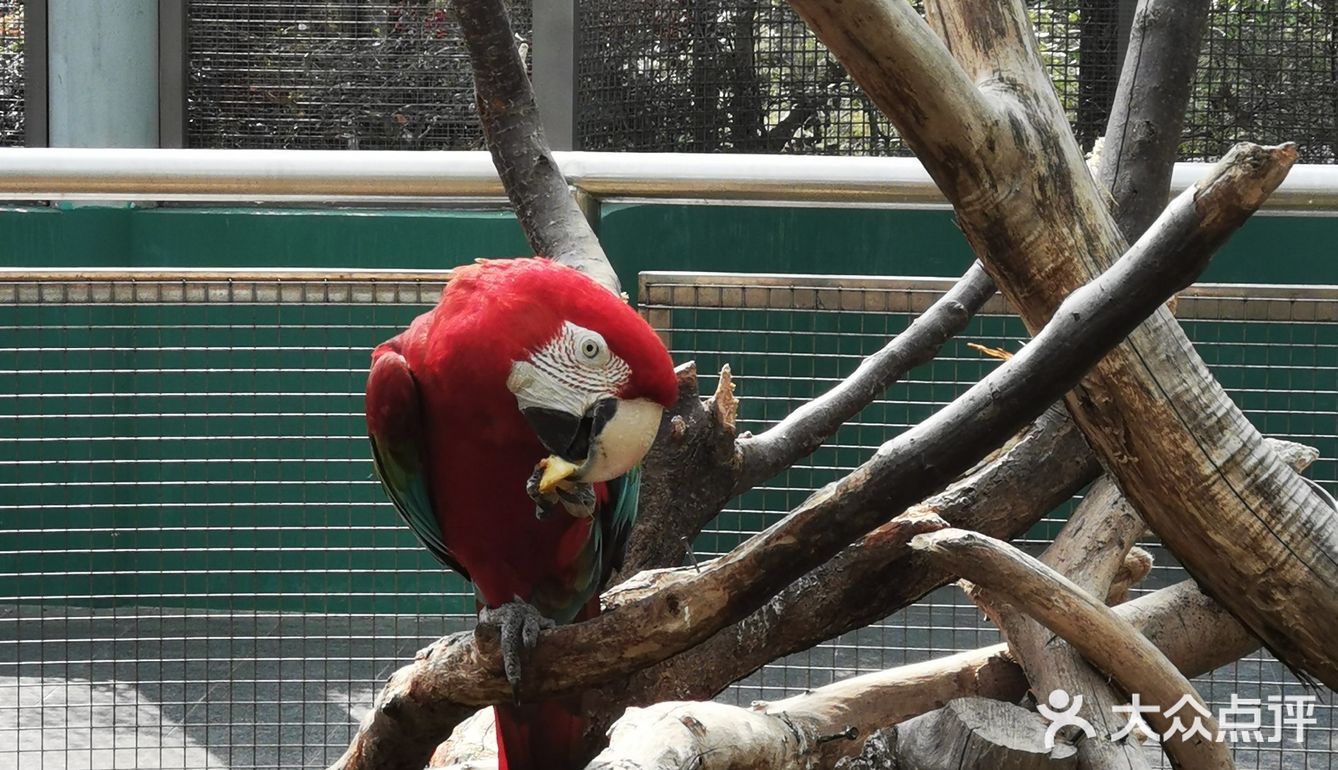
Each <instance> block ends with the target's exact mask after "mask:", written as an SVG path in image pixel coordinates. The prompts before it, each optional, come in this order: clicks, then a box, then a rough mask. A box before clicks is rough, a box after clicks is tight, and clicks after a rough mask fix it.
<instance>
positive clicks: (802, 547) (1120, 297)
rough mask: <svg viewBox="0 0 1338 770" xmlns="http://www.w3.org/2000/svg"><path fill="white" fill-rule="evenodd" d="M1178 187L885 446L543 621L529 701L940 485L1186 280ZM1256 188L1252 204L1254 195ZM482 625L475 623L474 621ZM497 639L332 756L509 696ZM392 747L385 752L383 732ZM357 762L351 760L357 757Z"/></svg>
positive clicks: (630, 657) (465, 652)
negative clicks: (1122, 249)
mask: <svg viewBox="0 0 1338 770" xmlns="http://www.w3.org/2000/svg"><path fill="white" fill-rule="evenodd" d="M1253 159H1254V160H1255V161H1257V162H1255V163H1253V164H1247V166H1246V167H1245V168H1243V169H1240V170H1239V171H1240V173H1238V174H1230V175H1223V173H1222V171H1223V170H1222V169H1217V170H1216V173H1215V175H1214V178H1217V177H1223V176H1225V181H1221V180H1219V182H1220V183H1219V184H1215V185H1212V186H1210V187H1209V188H1208V189H1206V190H1205V191H1203V192H1202V193H1201V195H1202V196H1205V197H1208V198H1217V197H1222V198H1226V199H1232V198H1234V197H1235V194H1236V193H1237V192H1238V191H1237V190H1236V188H1237V187H1238V186H1244V187H1246V188H1253V187H1254V186H1256V185H1258V184H1259V179H1260V178H1264V179H1270V178H1273V177H1275V176H1277V174H1276V171H1277V169H1276V167H1275V166H1274V165H1273V164H1271V163H1269V162H1268V161H1269V160H1270V158H1269V157H1267V156H1264V157H1256V158H1253ZM1199 198H1200V196H1198V195H1195V194H1194V191H1190V192H1188V193H1186V194H1185V195H1183V196H1181V197H1180V198H1177V199H1176V201H1175V202H1174V203H1173V204H1172V206H1171V207H1170V208H1168V210H1167V214H1166V215H1165V217H1164V221H1163V224H1164V225H1165V226H1164V227H1159V228H1155V229H1154V230H1153V231H1152V232H1150V234H1149V236H1147V237H1144V238H1143V239H1142V240H1140V241H1139V242H1138V243H1137V244H1135V245H1134V247H1133V248H1131V249H1130V251H1129V253H1128V254H1127V255H1126V256H1125V258H1123V259H1121V260H1119V261H1118V262H1117V263H1116V264H1115V265H1113V266H1112V267H1111V269H1110V270H1108V271H1107V272H1106V273H1105V274H1103V275H1102V276H1100V277H1098V278H1097V279H1095V280H1094V281H1093V282H1092V283H1091V284H1089V285H1087V286H1084V287H1082V288H1081V289H1079V290H1078V291H1075V292H1074V293H1073V294H1072V295H1071V296H1070V297H1069V298H1068V299H1067V300H1066V301H1065V302H1064V304H1063V306H1062V307H1061V308H1060V310H1059V312H1057V313H1056V314H1055V317H1054V319H1053V320H1052V322H1051V323H1050V324H1049V325H1048V326H1047V327H1046V328H1045V329H1044V330H1042V331H1041V332H1040V333H1038V334H1037V335H1036V337H1035V338H1034V339H1033V340H1032V342H1031V344H1029V345H1028V346H1026V347H1025V348H1023V349H1022V351H1021V352H1020V353H1018V354H1017V355H1016V356H1014V357H1013V358H1012V359H1011V360H1009V361H1007V362H1005V363H1004V364H1003V365H1001V366H1000V367H998V368H997V369H995V370H994V371H993V372H991V373H990V374H988V375H987V376H986V377H985V378H984V379H982V380H981V381H980V382H978V383H976V385H974V386H973V387H972V388H970V389H969V390H968V391H967V392H966V393H965V394H964V395H963V396H962V397H960V398H958V399H957V400H956V401H954V402H953V403H951V404H949V405H948V406H946V407H945V408H943V409H942V410H940V411H939V412H938V413H937V414H935V415H933V416H932V417H930V418H929V419H928V420H926V421H925V422H923V423H921V424H920V425H919V426H917V427H915V428H912V429H911V430H909V431H907V432H905V433H903V434H901V435H900V436H897V437H896V438H894V439H892V440H891V441H889V442H887V443H886V444H884V445H883V447H882V448H880V449H879V450H878V452H877V453H876V454H875V455H874V457H873V458H872V459H870V460H869V461H868V462H866V463H864V464H863V465H862V466H860V467H859V468H857V469H856V470H854V471H853V472H851V473H850V474H849V475H848V476H846V477H845V478H843V479H841V480H840V481H837V482H835V483H833V484H830V485H828V486H827V487H825V488H824V489H821V490H819V491H818V492H816V493H814V494H813V495H812V496H811V497H810V498H809V499H808V500H807V501H805V503H804V504H802V505H801V506H800V507H799V508H797V509H796V510H795V511H794V512H792V513H791V514H790V515H789V516H788V517H786V519H785V520H783V521H782V522H779V523H778V524H776V525H774V526H772V527H771V528H769V529H767V530H766V531H765V532H763V533H761V534H759V535H758V536H756V537H754V538H752V539H750V540H749V541H747V542H746V543H744V544H743V545H741V546H739V547H738V548H736V549H735V550H734V551H732V552H731V553H729V554H728V555H726V556H724V557H722V558H720V559H718V560H717V561H715V562H714V563H712V564H711V565H710V566H709V567H707V568H705V569H703V570H702V571H701V572H700V573H697V574H693V575H692V576H689V577H686V578H685V579H683V580H681V581H679V582H677V583H675V584H672V585H669V586H666V587H665V588H663V589H661V590H659V591H657V592H656V593H655V594H654V595H652V596H650V597H647V598H645V599H642V600H640V601H637V602H634V603H632V604H629V605H627V606H624V607H621V608H619V609H618V610H616V611H614V612H610V613H607V614H604V615H601V616H599V617H597V618H594V619H592V620H589V621H586V622H583V623H578V624H576V625H572V626H565V627H562V628H558V629H555V630H552V631H547V632H544V633H543V634H542V635H541V637H540V643H539V645H538V647H537V649H536V650H535V651H534V656H533V663H532V671H533V672H534V673H533V674H531V675H530V676H531V678H530V680H529V685H530V688H528V689H527V691H526V692H525V693H523V695H524V696H525V697H527V698H535V697H540V696H548V695H555V694H558V693H562V692H570V691H572V690H579V689H586V688H589V687H591V686H593V685H596V684H599V683H600V682H604V681H609V680H611V679H614V678H617V677H620V676H625V675H627V674H630V673H632V672H633V671H636V670H639V669H642V668H645V667H646V666H648V665H651V664H654V663H657V662H659V661H661V660H665V659H666V658H668V657H670V656H672V655H674V654H677V653H679V652H681V651H683V650H685V649H687V648H688V647H691V646H693V645H695V644H698V643H700V642H702V641H704V640H705V639H707V638H709V637H710V636H711V635H713V634H715V633H716V632H718V631H719V630H720V629H721V628H724V627H725V626H726V625H728V624H730V623H735V622H738V621H739V620H741V619H743V618H744V617H746V616H747V615H748V614H750V613H752V612H754V611H756V610H757V608H758V607H760V606H761V604H762V603H763V602H765V601H766V600H767V599H769V598H770V597H771V596H773V595H774V594H776V593H778V592H779V591H780V590H782V589H783V588H784V587H785V586H787V585H789V584H790V583H792V582H794V581H795V580H796V579H798V578H800V577H801V576H803V575H804V574H806V573H807V572H809V571H811V570H813V569H814V568H816V567H818V566H819V565H821V564H822V563H823V562H825V561H826V560H828V559H830V558H831V557H832V556H834V555H835V554H836V553H837V552H839V551H840V550H841V549H842V548H844V547H845V546H846V545H847V544H849V543H850V542H852V541H853V540H855V539H856V538H858V537H860V536H861V535H863V534H864V533H866V532H868V531H870V530H872V529H873V528H874V527H876V526H878V525H879V524H881V523H883V522H885V521H886V520H887V519H888V517H890V516H892V515H893V514H895V513H896V512H897V511H900V510H903V509H904V508H906V507H908V506H910V505H912V504H913V503H915V502H917V501H919V500H921V499H923V498H924V497H926V496H927V495H929V494H932V493H933V492H935V491H937V490H939V489H941V488H943V487H944V486H945V485H947V484H948V483H949V482H951V481H952V480H953V478H954V477H955V476H957V475H959V474H961V473H962V472H964V471H966V470H967V469H969V468H970V467H971V466H972V465H973V464H974V463H976V462H977V461H979V460H980V459H981V457H982V456H984V455H985V454H986V453H987V452H988V451H989V449H990V448H991V447H995V446H998V445H999V444H1000V443H1002V442H1003V441H1004V440H1005V439H1007V438H1009V436H1010V435H1012V434H1013V433H1014V432H1016V431H1017V430H1018V429H1019V428H1021V427H1022V426H1023V425H1025V424H1027V423H1028V422H1029V421H1031V420H1032V419H1034V418H1035V417H1037V416H1038V415H1039V414H1040V413H1041V412H1042V411H1044V409H1045V408H1046V406H1047V405H1048V404H1050V403H1051V402H1053V401H1054V400H1055V399H1057V398H1058V397H1059V396H1060V395H1062V394H1063V393H1064V392H1065V391H1067V390H1068V389H1069V388H1071V387H1072V386H1073V384H1074V383H1075V382H1076V381H1077V379H1078V378H1079V377H1080V376H1081V373H1082V372H1083V371H1085V370H1086V369H1087V368H1088V367H1089V366H1091V365H1092V364H1093V363H1095V362H1096V361H1098V360H1099V359H1100V358H1101V357H1102V356H1103V355H1104V354H1105V352H1106V351H1107V350H1108V349H1109V347H1110V346H1111V345H1112V344H1114V341H1115V340H1117V339H1119V338H1120V337H1121V335H1123V334H1125V333H1127V332H1128V330H1130V329H1132V328H1134V327H1135V326H1136V325H1137V324H1138V319H1140V318H1143V317H1144V316H1145V314H1147V313H1148V312H1151V311H1153V310H1154V309H1156V308H1158V307H1159V306H1160V304H1161V303H1162V302H1163V301H1164V300H1165V299H1166V297H1167V296H1168V295H1169V294H1170V293H1172V292H1173V291H1174V290H1176V289H1178V288H1180V287H1182V286H1184V285H1186V284H1187V283H1189V282H1191V281H1192V280H1193V279H1194V277H1195V276H1197V275H1198V273H1199V272H1200V271H1201V270H1202V269H1203V267H1204V265H1206V264H1207V261H1208V258H1209V256H1210V254H1211V253H1212V249H1213V248H1215V247H1216V246H1217V245H1218V244H1219V243H1220V242H1221V241H1222V240H1224V239H1225V237H1226V234H1227V233H1228V232H1229V231H1230V229H1231V226H1232V223H1233V220H1232V219H1230V218H1220V217H1218V218H1205V217H1204V216H1203V213H1202V210H1201V209H1200V208H1199V207H1198V205H1197V204H1198V203H1200V202H1201V201H1200V200H1199ZM1259 201H1260V202H1261V201H1262V196H1260V198H1259ZM485 633H486V629H485ZM496 653H497V650H496V646H495V639H480V638H479V636H476V635H471V634H465V635H457V636H455V637H449V638H447V639H444V640H442V641H441V642H440V643H438V644H437V645H435V646H434V647H433V648H429V649H428V650H426V651H425V653H424V654H423V655H422V656H421V657H420V659H419V660H417V661H416V662H415V663H414V664H413V665H411V666H407V667H405V668H403V669H401V670H400V671H398V672H396V673H395V674H394V675H393V676H392V677H391V680H390V682H389V683H388V684H387V685H386V688H385V690H383V691H382V693H381V694H380V695H379V696H378V698H377V703H376V707H375V708H374V709H372V711H371V712H369V713H368V715H367V717H366V719H364V721H363V724H362V725H361V727H360V729H359V732H358V735H357V736H356V737H355V738H354V741H353V744H352V745H351V746H350V748H349V751H348V752H347V753H346V754H345V757H344V758H343V759H341V760H340V762H339V763H337V764H336V766H337V767H346V768H347V767H355V766H365V765H363V764H360V763H361V762H364V761H366V760H368V759H369V758H371V759H374V760H375V761H376V762H377V763H378V764H377V766H379V767H385V768H392V767H405V768H409V767H414V768H416V767H421V765H422V763H423V762H424V761H426V759H427V758H428V757H429V756H430V755H431V753H432V750H433V748H434V747H435V746H436V745H437V743H438V742H440V740H441V739H443V738H444V737H445V736H446V734H448V733H449V732H450V730H451V728H452V727H453V726H454V725H455V724H456V723H457V722H459V721H460V720H461V719H464V718H465V717H467V716H468V715H469V713H470V709H469V707H470V706H475V707H476V706H482V705H487V704H490V703H497V702H500V701H501V700H503V699H505V698H507V697H510V692H509V687H508V685H507V683H506V680H505V678H504V677H503V676H502V675H501V667H500V661H499V660H498V657H497V654H496ZM386 736H392V738H393V744H394V745H395V746H396V747H397V750H396V751H393V752H389V753H386V752H385V749H384V747H386V746H388V745H391V743H392V741H387V740H385V738H386ZM354 760H357V761H354Z"/></svg>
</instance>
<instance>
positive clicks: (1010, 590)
mask: <svg viewBox="0 0 1338 770" xmlns="http://www.w3.org/2000/svg"><path fill="white" fill-rule="evenodd" d="M911 547H912V548H917V549H920V550H923V551H925V552H926V553H928V554H931V555H932V556H934V557H935V558H936V559H939V560H940V561H941V562H942V563H943V564H944V565H945V566H947V567H949V568H950V569H952V570H953V571H955V572H957V573H958V574H960V575H961V576H962V577H964V578H966V579H968V580H970V581H972V582H973V583H975V584H976V585H977V586H979V587H980V588H981V590H983V591H984V592H985V594H986V596H989V595H991V594H994V595H998V596H999V597H1002V598H1003V599H1005V600H1006V601H1008V602H1009V603H1011V604H1013V605H1015V606H1017V607H1018V608H1019V609H1021V610H1022V611H1023V612H1026V613H1027V614H1028V615H1030V616H1031V617H1033V618H1035V619H1036V620H1037V621H1039V622H1040V623H1042V624H1043V625H1045V627H1046V628H1049V629H1050V630H1051V631H1053V632H1054V633H1056V634H1058V635H1059V636H1061V637H1063V638H1064V640H1065V641H1067V642H1068V643H1069V644H1070V645H1072V646H1073V648H1074V649H1075V650H1077V651H1078V652H1080V653H1081V654H1082V656H1083V657H1084V658H1086V659H1087V660H1089V661H1091V662H1092V664H1093V665H1095V666H1098V667H1099V668H1100V669H1101V670H1103V671H1105V672H1106V673H1107V674H1109V675H1110V676H1112V677H1114V679H1115V680H1116V681H1118V682H1119V683H1120V686H1121V687H1123V688H1124V690H1125V691H1127V692H1130V693H1138V694H1139V695H1140V696H1141V697H1142V700H1143V702H1144V703H1148V704H1155V705H1158V706H1160V707H1161V709H1163V710H1164V709H1167V708H1170V707H1171V706H1172V705H1174V704H1176V703H1177V702H1178V701H1179V700H1180V699H1181V697H1184V696H1189V697H1191V698H1194V699H1195V700H1197V701H1199V702H1200V703H1201V702H1202V700H1201V699H1200V698H1199V696H1198V693H1197V692H1195V690H1194V686H1193V685H1191V684H1190V683H1189V680H1187V679H1185V677H1184V676H1183V675H1181V674H1180V672H1179V671H1177V670H1176V668H1175V666H1174V665H1173V664H1172V663H1171V662H1170V661H1169V660H1167V659H1166V657H1165V656H1164V655H1163V654H1162V653H1161V652H1160V651H1158V650H1157V648H1156V647H1155V646H1154V645H1153V644H1152V643H1151V642H1149V641H1148V640H1147V639H1145V638H1144V637H1143V636H1142V635H1140V634H1139V633H1138V631H1137V630H1135V629H1134V627H1133V626H1132V625H1130V624H1129V623H1128V622H1127V621H1124V620H1121V619H1120V617H1119V616H1118V615H1116V614H1115V613H1114V611H1112V610H1111V609H1110V608H1108V607H1106V606H1105V605H1104V604H1101V603H1100V602H1098V601H1096V600H1095V599H1093V598H1092V597H1091V595H1090V594H1088V593H1087V592H1086V591H1084V590H1082V589H1081V588H1079V587H1078V586H1076V585H1074V584H1073V583H1072V582H1071V581H1069V580H1068V579H1067V578H1065V577H1064V576H1063V575H1060V574H1059V573H1057V572H1055V571H1054V570H1052V569H1050V568H1049V567H1047V566H1045V565H1044V564H1042V563H1040V562H1039V561H1037V560H1036V559H1033V558H1032V557H1030V556H1027V555H1026V554H1025V553H1022V552H1021V551H1019V550H1017V549H1016V548H1013V547H1012V546H1010V545H1008V544H1007V543H1004V542H1001V541H998V540H994V539H992V538H989V537H986V536H984V535H980V534H978V533H974V532H967V531H965V530H957V529H945V530H942V531H939V532H932V533H926V534H924V535H918V536H917V537H916V538H915V539H914V540H912V541H911ZM1062 705H1063V706H1065V707H1066V706H1067V703H1065V704H1062ZM1147 722H1148V724H1149V725H1151V726H1152V728H1153V729H1155V730H1156V731H1157V732H1158V733H1161V734H1163V735H1164V734H1166V733H1167V732H1168V731H1169V730H1170V729H1171V720H1170V719H1167V718H1166V716H1165V715H1164V714H1163V713H1162V712H1161V711H1158V712H1156V713H1149V714H1148V715H1147ZM1202 722H1203V726H1204V729H1205V730H1206V731H1207V732H1208V734H1209V735H1212V736H1216V734H1217V722H1216V720H1214V719H1213V718H1211V717H1203V718H1202ZM1182 738H1186V736H1180V735H1176V736H1173V737H1171V738H1169V739H1167V740H1165V741H1163V742H1162V747H1163V748H1164V749H1165V750H1166V753H1167V754H1168V755H1170V757H1171V760H1172V762H1175V763H1176V764H1177V766H1179V767H1193V768H1222V769H1223V770H1226V769H1227V768H1232V767H1234V765H1233V764H1232V761H1231V753H1230V751H1229V750H1228V749H1227V747H1226V745H1225V744H1224V743H1221V742H1219V741H1216V740H1211V739H1209V740H1205V739H1204V738H1203V736H1202V735H1200V734H1195V735H1194V736H1192V737H1187V739H1183V740H1182Z"/></svg>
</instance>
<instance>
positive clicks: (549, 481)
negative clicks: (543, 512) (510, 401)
mask: <svg viewBox="0 0 1338 770" xmlns="http://www.w3.org/2000/svg"><path fill="white" fill-rule="evenodd" d="M663 411H664V410H663V409H662V408H661V407H660V405H659V404H656V403H655V402H653V401H649V400H646V399H632V400H620V399H616V398H603V399H600V400H599V401H596V402H595V404H594V405H593V406H591V407H590V409H589V410H587V411H586V413H585V414H584V415H581V416H580V417H577V416H576V415H573V414H570V413H568V412H563V411H559V410H556V409H544V408H530V409H524V410H522V412H523V414H524V415H525V418H526V419H527V420H528V421H529V423H530V425H531V427H533V428H534V432H535V434H536V435H537V436H538V437H539V441H540V443H542V444H543V445H544V448H545V449H547V450H548V451H549V452H551V453H552V456H550V457H548V458H547V459H546V460H545V461H544V462H545V466H544V472H543V476H542V477H541V478H540V480H539V489H540V491H541V492H544V493H545V494H546V493H548V492H549V491H551V490H552V489H553V488H554V487H556V486H557V485H558V484H559V483H560V482H562V481H565V480H567V479H571V480H572V481H583V482H597V481H608V480H609V479H613V478H617V477H618V476H621V475H623V474H624V473H626V472H627V471H629V470H631V469H632V466H634V465H636V464H637V463H639V462H641V458H642V457H643V456H645V454H646V450H648V449H650V445H651V442H653V441H654V440H655V434H656V432H658V430H659V427H660V415H661V414H662V413H663Z"/></svg>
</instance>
